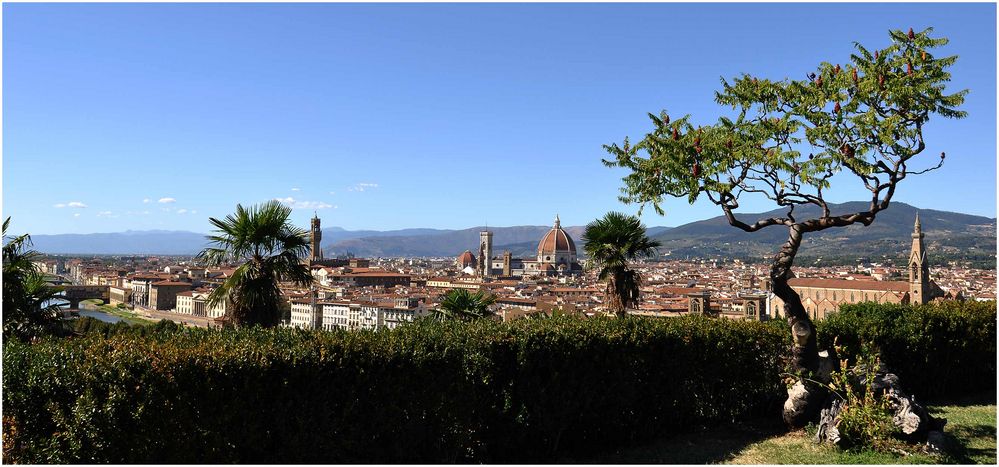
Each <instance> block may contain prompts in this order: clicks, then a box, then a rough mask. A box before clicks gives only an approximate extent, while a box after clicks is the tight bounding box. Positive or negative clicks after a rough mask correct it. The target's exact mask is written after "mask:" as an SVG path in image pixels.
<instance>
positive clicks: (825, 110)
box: [604, 29, 968, 425]
mask: <svg viewBox="0 0 999 467" xmlns="http://www.w3.org/2000/svg"><path fill="white" fill-rule="evenodd" d="M931 32H932V29H926V30H924V31H922V32H918V33H915V32H913V31H912V30H911V29H910V30H909V31H908V33H906V32H904V31H901V30H893V31H890V32H889V34H890V37H891V44H890V45H888V46H887V47H884V48H882V49H880V50H874V51H871V50H868V49H867V48H865V47H863V46H861V45H860V44H856V52H855V53H854V54H852V55H851V56H850V61H849V63H846V64H843V65H840V64H832V63H826V62H823V63H821V64H820V65H819V66H818V69H817V70H815V72H814V73H809V74H808V76H807V78H808V79H807V80H793V79H788V78H785V79H783V80H780V81H774V80H770V79H766V78H759V77H755V76H750V75H747V74H743V75H742V76H740V77H738V78H735V79H733V80H732V82H729V81H727V80H725V79H722V81H721V84H722V90H721V91H720V92H717V93H716V96H715V98H716V101H717V102H718V103H719V104H722V105H725V106H731V107H732V109H733V110H734V111H735V115H734V118H727V117H721V118H719V119H718V122H717V123H715V124H711V125H703V126H701V125H695V124H694V123H692V121H691V118H690V116H689V115H686V116H684V117H682V118H678V119H674V120H672V121H671V120H670V117H669V115H668V114H667V113H666V112H665V111H663V112H661V113H660V114H659V115H652V114H649V117H650V119H651V120H652V123H653V125H654V128H653V129H652V131H650V132H649V133H648V134H646V135H645V137H644V138H643V139H642V140H641V141H640V142H638V143H637V144H635V145H631V144H630V143H629V141H628V139H627V138H626V139H625V140H624V142H623V144H622V145H618V144H611V145H608V146H605V149H606V150H607V151H608V152H609V153H610V154H611V155H612V156H613V158H612V159H611V160H605V161H604V163H605V164H606V165H607V166H610V167H624V168H627V169H629V170H630V171H631V173H629V174H628V175H627V176H625V178H624V182H625V187H624V188H623V189H622V192H623V193H624V194H623V196H621V199H622V201H624V202H634V203H640V204H641V205H642V206H643V207H644V206H645V205H646V204H647V203H651V204H652V205H653V207H654V208H655V209H656V211H657V212H658V213H660V214H662V213H663V210H662V207H661V203H662V201H663V199H664V197H676V198H686V199H687V200H688V201H689V202H690V203H693V202H694V201H695V200H697V199H698V198H699V197H700V196H701V195H704V196H706V197H707V199H708V200H710V201H711V202H712V203H714V204H715V205H717V206H719V207H720V208H721V210H722V211H723V212H724V214H725V217H726V219H727V220H728V222H729V224H731V225H732V226H734V227H736V228H739V229H742V230H744V231H746V232H756V231H758V230H760V229H763V228H767V227H770V226H783V227H785V228H787V229H788V239H787V242H786V243H785V244H784V245H783V246H782V247H781V248H780V250H779V252H778V253H777V255H776V256H775V257H774V259H773V261H772V263H771V269H770V279H771V284H772V285H771V288H772V291H773V293H774V294H775V295H776V296H778V297H780V299H781V300H783V301H784V303H785V304H786V310H787V315H788V316H787V317H788V322H789V323H790V325H791V329H792V331H791V333H792V337H793V341H794V345H793V351H792V353H793V359H792V360H793V365H794V367H795V370H796V371H797V372H799V373H805V372H815V371H816V370H817V368H818V364H819V357H818V348H817V346H816V342H815V328H814V325H813V324H812V321H811V320H810V319H809V317H808V314H807V313H806V311H805V309H804V308H803V307H802V305H801V299H800V297H799V296H798V294H797V293H795V291H794V290H793V289H792V288H791V287H790V286H789V285H788V279H789V278H790V277H791V267H792V265H793V263H794V257H795V255H796V254H797V253H798V248H799V247H800V246H801V241H802V237H803V236H804V235H805V234H809V233H813V232H819V231H822V230H825V229H829V228H833V227H846V226H849V225H853V224H862V225H865V226H867V225H870V224H871V223H872V222H874V219H875V217H876V216H877V214H878V213H879V212H881V211H883V210H885V209H887V208H888V206H889V203H890V202H891V199H892V196H893V195H894V193H895V189H896V187H897V186H898V184H899V183H900V182H901V181H902V180H904V179H905V178H906V177H908V176H909V175H917V174H922V173H925V172H928V171H931V170H934V169H937V168H940V167H941V166H942V165H943V162H944V153H940V156H939V160H938V162H934V161H929V162H924V159H925V156H923V155H922V153H923V151H924V150H925V149H926V144H925V142H924V140H923V128H924V127H925V126H926V125H927V124H928V122H929V120H930V116H931V115H939V116H941V117H946V118H962V117H964V116H965V115H966V113H965V112H963V111H960V110H958V107H959V106H960V105H961V104H962V103H963V102H964V98H965V95H966V94H967V92H968V91H967V90H963V91H959V92H956V93H953V94H946V93H945V84H946V83H947V82H948V81H950V73H948V72H947V69H948V68H949V67H950V66H952V65H953V64H954V63H955V61H956V60H957V57H956V56H941V57H938V56H935V55H933V54H932V53H931V51H932V50H933V49H935V48H937V47H940V46H943V45H945V44H946V43H947V39H945V38H934V37H931V36H930V33H931ZM834 178H836V180H837V181H838V182H845V181H846V180H853V181H854V182H855V183H856V182H859V183H860V184H862V185H863V186H864V187H865V188H866V189H867V190H868V191H869V192H870V204H869V205H868V206H867V208H866V209H865V210H863V211H859V212H831V210H830V208H829V206H828V205H827V203H826V200H825V196H824V195H825V193H826V192H827V190H828V189H829V188H830V187H831V185H832V183H831V182H832V180H833V179H834ZM841 179H843V180H841ZM838 182H837V183H838ZM743 196H762V197H765V198H766V199H768V200H770V201H771V202H773V203H775V204H776V205H778V206H782V207H786V208H787V213H786V214H785V215H784V216H780V217H771V218H765V219H758V220H756V221H750V222H746V221H743V220H741V219H739V218H738V217H737V216H736V215H735V211H736V210H737V209H738V208H739V202H740V199H741V198H742V197H743ZM808 204H812V205H815V206H818V207H819V208H821V211H822V214H821V215H820V216H819V217H816V218H812V219H805V218H799V217H797V216H795V211H794V210H795V207H797V206H800V205H808ZM787 418H788V413H787V412H785V419H787ZM788 421H789V423H791V424H792V425H796V424H800V423H804V422H805V421H806V420H795V421H791V420H788Z"/></svg>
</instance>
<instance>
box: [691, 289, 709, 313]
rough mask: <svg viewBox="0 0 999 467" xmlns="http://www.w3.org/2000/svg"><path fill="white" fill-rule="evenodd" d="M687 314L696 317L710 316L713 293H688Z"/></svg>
mask: <svg viewBox="0 0 999 467" xmlns="http://www.w3.org/2000/svg"><path fill="white" fill-rule="evenodd" d="M687 312H688V313H690V314H694V315H710V314H711V293H710V292H708V291H707V290H704V291H700V292H692V293H688V294H687Z"/></svg>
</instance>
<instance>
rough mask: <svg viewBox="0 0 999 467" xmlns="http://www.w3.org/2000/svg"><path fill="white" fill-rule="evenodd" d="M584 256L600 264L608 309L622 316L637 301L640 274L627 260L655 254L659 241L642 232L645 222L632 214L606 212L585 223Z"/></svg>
mask: <svg viewBox="0 0 999 467" xmlns="http://www.w3.org/2000/svg"><path fill="white" fill-rule="evenodd" d="M583 242H584V245H583V249H584V250H585V251H586V256H587V257H589V258H590V260H591V261H592V262H593V263H594V266H595V267H598V268H600V275H599V277H600V280H602V281H607V304H608V309H609V311H611V312H612V313H615V314H617V315H618V316H624V313H625V310H626V309H627V308H628V307H634V306H636V305H638V300H639V294H640V292H639V287H640V286H641V282H642V278H641V276H640V275H639V274H638V271H635V270H634V269H631V268H629V267H628V263H629V262H631V261H635V260H637V259H640V258H650V257H654V256H655V255H656V252H657V250H656V248H657V247H658V246H659V245H660V244H659V242H657V241H655V240H651V239H649V237H646V236H645V226H644V225H642V222H641V221H640V220H639V219H638V217H635V216H628V215H625V214H622V213H619V212H608V213H607V214H606V215H604V217H603V218H602V219H597V220H595V221H593V222H591V223H589V224H588V225H587V226H586V231H585V232H584V233H583Z"/></svg>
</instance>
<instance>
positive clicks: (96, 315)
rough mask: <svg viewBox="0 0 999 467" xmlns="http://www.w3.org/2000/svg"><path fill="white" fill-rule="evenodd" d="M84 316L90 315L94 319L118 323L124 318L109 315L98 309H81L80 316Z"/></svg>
mask: <svg viewBox="0 0 999 467" xmlns="http://www.w3.org/2000/svg"><path fill="white" fill-rule="evenodd" d="M84 316H89V317H91V318H94V319H99V320H101V321H104V322H105V323H117V322H118V321H121V320H122V319H121V318H119V317H117V316H114V315H109V314H107V313H104V312H103V311H96V310H80V317H81V318H82V317H84Z"/></svg>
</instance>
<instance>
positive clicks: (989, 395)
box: [918, 391, 996, 413]
mask: <svg viewBox="0 0 999 467" xmlns="http://www.w3.org/2000/svg"><path fill="white" fill-rule="evenodd" d="M918 402H919V403H920V404H923V405H925V406H933V407H939V406H955V407H970V406H973V405H996V393H995V392H994V391H993V392H981V393H978V394H971V395H967V396H951V397H936V398H929V399H926V400H922V399H920V400H919V401H918ZM933 407H930V408H929V410H930V413H933V410H934V408H933ZM936 410H938V411H939V409H936Z"/></svg>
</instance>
